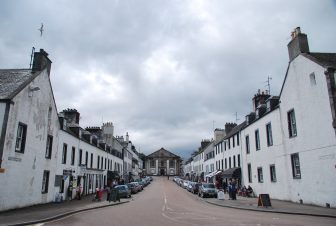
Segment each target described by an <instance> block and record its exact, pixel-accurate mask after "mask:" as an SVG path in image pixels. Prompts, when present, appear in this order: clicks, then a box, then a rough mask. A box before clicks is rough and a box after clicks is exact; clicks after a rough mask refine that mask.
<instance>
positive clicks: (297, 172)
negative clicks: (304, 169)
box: [291, 153, 301, 179]
mask: <svg viewBox="0 0 336 226" xmlns="http://www.w3.org/2000/svg"><path fill="white" fill-rule="evenodd" d="M291 163H292V173H293V179H301V164H300V156H299V153H294V154H291ZM296 164H297V165H296Z"/></svg>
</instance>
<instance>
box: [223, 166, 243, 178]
mask: <svg viewBox="0 0 336 226" xmlns="http://www.w3.org/2000/svg"><path fill="white" fill-rule="evenodd" d="M222 176H223V177H224V178H241V168H240V167H235V168H231V169H228V170H225V171H224V172H222Z"/></svg>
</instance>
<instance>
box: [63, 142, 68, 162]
mask: <svg viewBox="0 0 336 226" xmlns="http://www.w3.org/2000/svg"><path fill="white" fill-rule="evenodd" d="M67 152H68V145H67V144H66V143H63V151H62V164H66V161H67Z"/></svg>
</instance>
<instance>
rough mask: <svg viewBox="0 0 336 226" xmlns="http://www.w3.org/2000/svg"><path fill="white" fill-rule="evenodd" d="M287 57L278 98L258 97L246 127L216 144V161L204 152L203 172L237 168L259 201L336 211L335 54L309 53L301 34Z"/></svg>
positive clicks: (296, 34) (296, 33)
mask: <svg viewBox="0 0 336 226" xmlns="http://www.w3.org/2000/svg"><path fill="white" fill-rule="evenodd" d="M288 51H289V58H290V61H289V65H288V69H287V72H286V75H285V79H284V82H283V85H282V89H281V92H280V96H279V97H277V96H273V97H271V96H270V95H269V94H268V93H267V92H265V93H260V92H258V94H256V96H255V97H254V98H253V112H252V113H250V114H248V115H247V117H246V120H245V122H243V123H242V124H240V125H238V126H236V127H234V128H233V129H232V131H231V132H230V133H229V134H227V135H226V137H224V139H222V140H221V141H219V142H216V143H215V144H214V155H215V157H213V155H212V153H211V150H207V151H204V155H205V161H204V165H205V171H206V173H208V174H209V173H212V174H213V172H214V169H213V168H212V167H211V165H212V164H215V166H216V169H217V170H220V171H221V172H220V173H219V174H220V175H222V176H224V177H225V176H230V173H231V175H232V176H233V174H234V172H233V171H234V170H235V169H236V168H239V169H240V170H241V184H242V185H246V186H247V185H251V186H252V188H253V189H254V193H255V195H258V194H262V193H268V194H270V197H271V198H274V199H280V200H288V201H293V202H302V203H307V204H314V205H320V206H331V207H336V196H335V187H336V172H335V170H336V167H335V159H336V136H335V135H336V53H313V52H310V51H309V46H308V40H307V36H306V35H305V34H303V33H301V31H300V29H299V28H297V29H295V31H294V32H293V33H292V40H291V42H290V43H289V44H288ZM223 149H224V150H223ZM222 150H223V153H222ZM222 161H223V163H222ZM213 162H214V163H213ZM216 173H217V172H216Z"/></svg>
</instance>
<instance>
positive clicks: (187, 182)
mask: <svg viewBox="0 0 336 226" xmlns="http://www.w3.org/2000/svg"><path fill="white" fill-rule="evenodd" d="M189 182H190V181H188V180H184V181H183V184H182V187H183V188H184V189H186V188H187V187H188V185H189Z"/></svg>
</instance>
